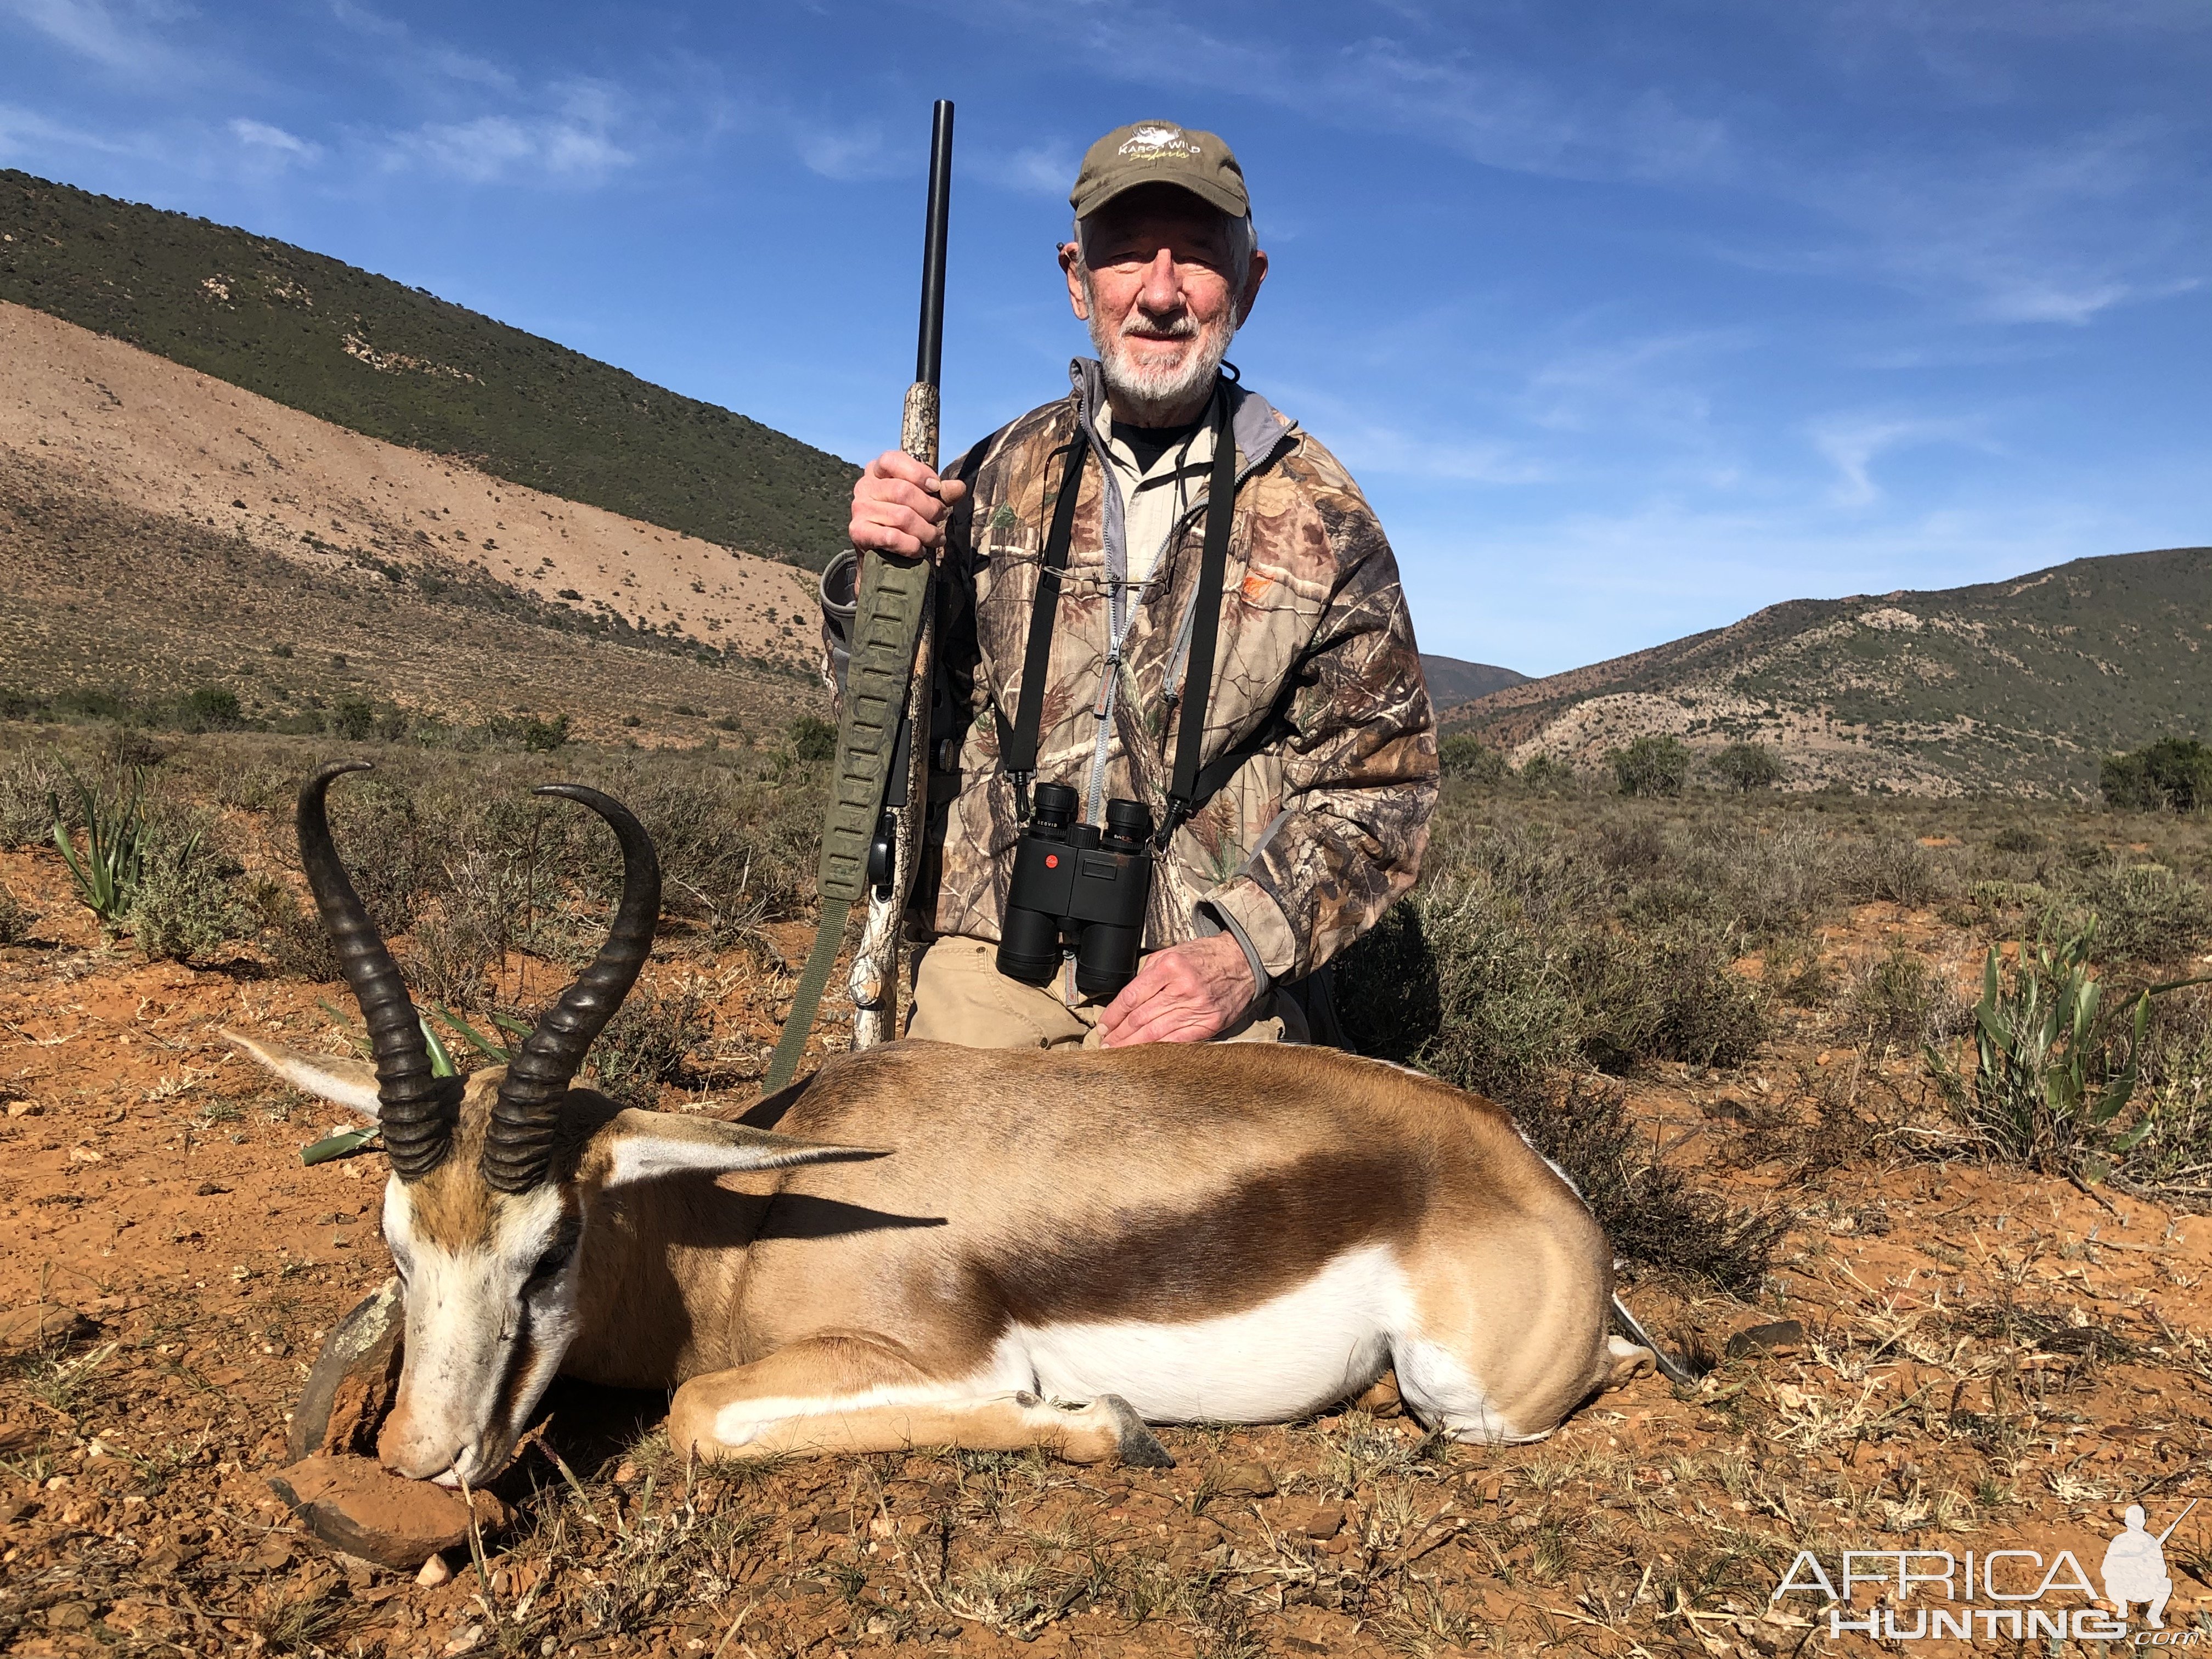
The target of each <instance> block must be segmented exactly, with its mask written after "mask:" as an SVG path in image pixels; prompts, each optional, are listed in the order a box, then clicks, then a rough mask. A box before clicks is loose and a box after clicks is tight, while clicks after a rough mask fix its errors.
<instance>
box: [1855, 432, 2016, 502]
mask: <svg viewBox="0 0 2212 1659" xmlns="http://www.w3.org/2000/svg"><path fill="white" fill-rule="evenodd" d="M1811 436H1812V440H1813V447H1814V448H1815V449H1817V450H1818V451H1820V453H1821V455H1823V456H1824V457H1826V459H1827V461H1828V463H1829V465H1832V466H1833V467H1834V468H1835V469H1836V471H1837V474H1838V480H1839V481H1838V483H1837V485H1836V488H1835V489H1834V491H1833V492H1832V494H1831V495H1830V500H1831V501H1833V502H1834V503H1835V504H1836V505H1837V506H1838V507H1865V506H1869V505H1870V504H1872V503H1873V502H1875V501H1878V500H1879V499H1881V493H1882V492H1881V486H1880V485H1879V484H1877V483H1875V479H1874V464H1875V460H1876V459H1879V458H1880V457H1881V456H1883V455H1885V454H1887V453H1890V452H1892V451H1893V450H1899V449H1910V448H1916V447H1922V446H1925V445H1928V444H1960V445H1965V446H1966V447H1970V448H1973V449H1978V450H1980V451H1982V452H1983V453H1985V454H1996V453H2001V452H2000V448H1999V446H1997V445H1996V443H1994V442H1992V441H1990V439H1989V438H1988V437H1986V436H1985V435H1984V434H1983V433H1982V431H1981V429H1980V428H1979V427H1978V424H1977V423H1975V422H1966V421H1952V420H1933V419H1927V418H1923V417H1917V416H1895V417H1883V416H1855V415H1854V416H1832V417H1831V418H1829V419H1827V420H1825V421H1821V422H1816V423H1815V424H1814V427H1813V428H1812V431H1811Z"/></svg>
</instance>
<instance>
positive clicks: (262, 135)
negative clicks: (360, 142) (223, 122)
mask: <svg viewBox="0 0 2212 1659" xmlns="http://www.w3.org/2000/svg"><path fill="white" fill-rule="evenodd" d="M230 132H231V137H234V138H235V139H237V140H238V142H239V143H241V144H244V145H245V146H246V148H247V149H250V150H254V151H258V152H260V153H261V154H263V155H265V156H267V157H269V158H270V159H272V160H275V161H278V162H280V163H289V162H292V161H319V160H321V159H322V154H323V147H322V146H321V145H320V144H316V143H309V142H308V141H307V139H305V138H301V137H295V136H294V135H293V134H291V133H289V132H287V131H284V129H283V128H282V127H276V126H271V125H269V123H268V122H266V121H255V120H252V119H249V118H246V117H245V116H240V117H238V118H236V119H234V121H232V122H231V124H230Z"/></svg>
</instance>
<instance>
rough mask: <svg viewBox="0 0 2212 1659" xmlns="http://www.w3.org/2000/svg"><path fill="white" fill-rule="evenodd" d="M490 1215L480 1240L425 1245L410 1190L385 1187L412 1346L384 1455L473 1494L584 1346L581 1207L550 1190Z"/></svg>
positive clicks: (389, 1462) (393, 1465)
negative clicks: (580, 1326) (564, 1363)
mask: <svg viewBox="0 0 2212 1659" xmlns="http://www.w3.org/2000/svg"><path fill="white" fill-rule="evenodd" d="M492 1214H493V1216H494V1218H495V1221H494V1225H493V1226H492V1227H491V1229H490V1230H489V1232H488V1235H487V1237H485V1238H484V1239H483V1242H482V1243H471V1244H470V1245H468V1246H467V1247H466V1248H465V1249H458V1250H457V1249H449V1248H447V1247H446V1246H443V1245H440V1244H437V1243H431V1242H429V1241H428V1240H424V1239H421V1238H418V1237H416V1231H415V1228H414V1226H413V1225H412V1212H411V1206H410V1192H409V1190H408V1188H407V1187H406V1185H405V1184H404V1182H401V1181H399V1180H398V1178H397V1177H394V1178H393V1180H392V1182H391V1183H390V1184H389V1186H388V1187H387V1188H386V1194H385V1202H384V1237H385V1242H386V1243H387V1244H389V1245H390V1246H391V1249H392V1265H393V1267H396V1268H398V1272H399V1282H400V1287H401V1290H402V1291H403V1293H404V1297H405V1298H406V1307H407V1338H406V1347H405V1356H406V1358H405V1363H404V1369H403V1370H402V1371H401V1373H400V1378H399V1398H398V1404H397V1405H396V1406H395V1407H394V1408H393V1411H392V1416H391V1418H390V1419H388V1420H387V1421H386V1424H385V1427H384V1432H383V1434H382V1436H381V1437H380V1439H379V1441H378V1444H377V1450H378V1453H379V1455H380V1456H381V1458H382V1459H383V1461H384V1462H385V1464H386V1467H387V1468H390V1469H392V1471H393V1473H395V1474H403V1475H405V1476H407V1477H408V1478H409V1479H410V1480H438V1481H441V1482H442V1483H443V1484H445V1485H447V1486H456V1485H459V1484H460V1483H461V1482H462V1481H464V1480H465V1481H466V1482H467V1483H468V1484H469V1485H471V1486H475V1485H477V1484H479V1483H481V1482H483V1481H485V1480H489V1479H490V1478H491V1477H492V1476H493V1475H494V1474H497V1473H498V1472H499V1471H500V1470H501V1468H504V1467H506V1464H507V1459H508V1458H509V1457H510V1456H511V1455H513V1450H514V1443H515V1442H516V1440H517V1439H519V1438H520V1436H521V1434H522V1431H523V1429H524V1427H525V1426H526V1425H527V1424H528V1423H529V1421H530V1414H531V1413H532V1410H533V1409H534V1408H535V1407H536V1406H537V1404H538V1400H539V1398H540V1397H541V1396H542V1395H544V1392H545V1389H546V1385H547V1384H549V1383H551V1382H552V1380H553V1377H554V1374H555V1373H556V1371H558V1370H560V1367H561V1360H562V1357H563V1356H564V1355H565V1354H566V1353H567V1352H568V1346H569V1344H570V1343H571V1342H572V1341H574V1339H575V1334H576V1286H577V1281H578V1278H579V1275H580V1264H581V1261H582V1256H583V1247H584V1228H583V1217H582V1214H581V1212H580V1209H579V1208H578V1207H577V1206H576V1205H575V1203H574V1200H573V1198H572V1197H570V1196H568V1195H566V1194H563V1192H562V1189H561V1188H559V1187H557V1186H555V1185H552V1184H550V1183H549V1184H548V1185H546V1186H543V1187H540V1188H537V1189H535V1190H534V1191H532V1192H529V1193H526V1194H522V1195H520V1197H514V1198H503V1199H501V1200H498V1201H497V1203H496V1204H495V1207H494V1209H493V1211H492Z"/></svg>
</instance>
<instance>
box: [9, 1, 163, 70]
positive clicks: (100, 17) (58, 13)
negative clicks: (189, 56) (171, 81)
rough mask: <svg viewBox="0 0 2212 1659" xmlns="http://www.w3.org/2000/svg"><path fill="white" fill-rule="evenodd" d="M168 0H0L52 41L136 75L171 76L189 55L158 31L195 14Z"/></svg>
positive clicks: (15, 17) (14, 15)
mask: <svg viewBox="0 0 2212 1659" xmlns="http://www.w3.org/2000/svg"><path fill="white" fill-rule="evenodd" d="M189 16H191V12H190V11H189V10H187V9H185V8H183V7H181V6H175V5H171V4H167V3H164V0H137V3H132V0H124V3H121V4H110V3H107V0H0V17H8V18H11V19H13V20H14V21H16V22H17V23H19V24H21V25H23V26H24V27H27V28H29V29H31V30H33V32H34V33H38V34H40V35H42V36H43V37H45V38H46V40H49V41H52V43H53V44H54V45H56V46H60V47H62V48H64V50H66V51H69V52H75V53H76V54H77V55H78V56H79V57H82V58H89V59H90V60H91V61H92V62H94V63H95V64H100V66H101V67H102V68H104V69H107V70H114V71H117V72H118V73H120V74H123V75H126V76H132V77H134V78H152V77H154V76H173V75H174V74H176V73H178V72H179V70H181V69H182V68H183V67H184V66H185V60H184V59H183V58H182V57H181V55H180V54H179V52H178V51H177V49H176V48H175V46H173V45H172V44H171V43H170V42H169V41H167V40H165V39H163V38H162V36H161V34H160V33H158V32H157V31H158V27H159V26H160V25H161V24H163V23H167V22H174V21H178V20H179V19H182V18H186V17H189Z"/></svg>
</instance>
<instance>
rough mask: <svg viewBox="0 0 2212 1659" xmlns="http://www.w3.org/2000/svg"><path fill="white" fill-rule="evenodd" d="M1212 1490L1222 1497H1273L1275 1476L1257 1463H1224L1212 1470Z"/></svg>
mask: <svg viewBox="0 0 2212 1659" xmlns="http://www.w3.org/2000/svg"><path fill="white" fill-rule="evenodd" d="M1213 1490H1214V1491H1215V1492H1218V1493H1220V1494H1221V1496H1222V1497H1224V1498H1273V1496H1274V1495H1275V1477H1274V1476H1273V1475H1272V1474H1269V1473H1268V1472H1267V1468H1266V1466H1265V1465H1263V1464H1259V1463H1224V1464H1221V1465H1219V1466H1218V1468H1215V1469H1214V1470H1213Z"/></svg>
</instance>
